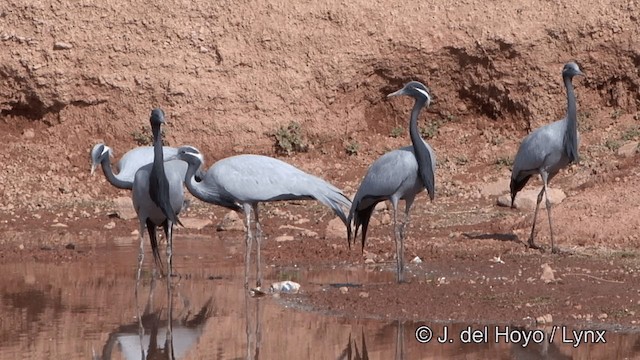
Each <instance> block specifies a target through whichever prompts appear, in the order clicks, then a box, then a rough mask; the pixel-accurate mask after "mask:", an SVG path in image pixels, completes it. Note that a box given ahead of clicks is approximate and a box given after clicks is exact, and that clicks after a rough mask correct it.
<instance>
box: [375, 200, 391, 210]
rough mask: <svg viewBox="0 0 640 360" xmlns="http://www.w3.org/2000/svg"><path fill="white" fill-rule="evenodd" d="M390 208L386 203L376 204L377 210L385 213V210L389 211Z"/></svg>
mask: <svg viewBox="0 0 640 360" xmlns="http://www.w3.org/2000/svg"><path fill="white" fill-rule="evenodd" d="M388 208H389V206H388V205H387V202H386V201H380V202H379V203H377V204H376V207H375V210H376V211H384V210H387V209H388Z"/></svg>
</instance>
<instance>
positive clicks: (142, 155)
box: [91, 143, 178, 190]
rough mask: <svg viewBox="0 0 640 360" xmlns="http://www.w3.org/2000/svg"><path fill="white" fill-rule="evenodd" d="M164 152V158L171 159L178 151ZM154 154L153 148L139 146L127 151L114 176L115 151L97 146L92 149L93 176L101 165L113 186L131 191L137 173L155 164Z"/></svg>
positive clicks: (171, 149) (172, 148) (163, 148)
mask: <svg viewBox="0 0 640 360" xmlns="http://www.w3.org/2000/svg"><path fill="white" fill-rule="evenodd" d="M162 151H163V155H164V157H169V156H173V155H175V154H176V153H177V151H178V149H176V148H174V147H169V146H164V147H162ZM153 153H154V150H153V147H152V146H139V147H137V148H134V149H131V150H129V151H127V153H126V154H124V155H123V156H122V158H121V159H120V161H118V165H117V166H118V171H119V172H118V174H114V173H113V169H112V167H111V161H110V160H111V158H112V157H113V150H112V149H111V148H110V147H109V146H107V145H105V144H102V143H99V144H96V145H94V146H93V149H91V175H93V174H94V173H95V171H96V169H97V168H98V166H99V165H102V172H103V173H104V176H105V177H106V178H107V180H108V181H109V183H111V185H113V186H115V187H117V188H118V189H128V190H131V188H132V187H133V177H134V176H135V175H136V171H138V169H140V168H141V167H143V166H144V165H147V164H151V163H152V162H153Z"/></svg>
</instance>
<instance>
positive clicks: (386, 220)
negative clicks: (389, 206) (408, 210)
mask: <svg viewBox="0 0 640 360" xmlns="http://www.w3.org/2000/svg"><path fill="white" fill-rule="evenodd" d="M380 224H382V225H389V224H391V215H389V213H384V214H382V217H381V218H380Z"/></svg>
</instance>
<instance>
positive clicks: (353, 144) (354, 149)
mask: <svg viewBox="0 0 640 360" xmlns="http://www.w3.org/2000/svg"><path fill="white" fill-rule="evenodd" d="M344 149H345V151H346V152H347V155H349V156H354V155H358V150H359V149H360V144H359V143H358V142H357V141H355V140H351V141H349V143H348V144H347V145H346V146H345V148H344Z"/></svg>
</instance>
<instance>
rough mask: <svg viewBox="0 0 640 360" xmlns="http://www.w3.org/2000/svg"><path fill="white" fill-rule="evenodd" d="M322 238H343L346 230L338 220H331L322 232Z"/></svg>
mask: <svg viewBox="0 0 640 360" xmlns="http://www.w3.org/2000/svg"><path fill="white" fill-rule="evenodd" d="M324 236H325V238H340V239H342V238H345V237H346V236H347V229H346V228H345V226H344V223H343V222H342V220H340V219H339V218H333V219H331V220H330V221H329V223H328V224H327V228H326V229H325V231H324Z"/></svg>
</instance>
